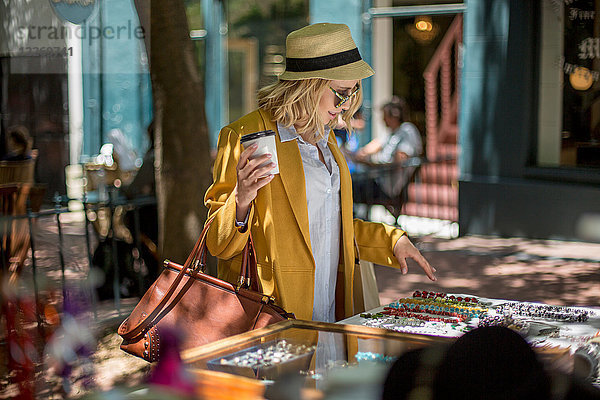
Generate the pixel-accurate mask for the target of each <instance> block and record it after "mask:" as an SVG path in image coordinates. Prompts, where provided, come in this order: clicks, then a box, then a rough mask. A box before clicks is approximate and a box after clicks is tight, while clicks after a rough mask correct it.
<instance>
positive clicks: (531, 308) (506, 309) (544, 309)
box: [496, 303, 589, 322]
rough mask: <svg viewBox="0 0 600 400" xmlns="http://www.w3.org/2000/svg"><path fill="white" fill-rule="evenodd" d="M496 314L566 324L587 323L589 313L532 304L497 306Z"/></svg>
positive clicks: (574, 309) (569, 308)
mask: <svg viewBox="0 0 600 400" xmlns="http://www.w3.org/2000/svg"><path fill="white" fill-rule="evenodd" d="M496 312H498V313H502V314H506V315H511V314H516V315H520V316H522V317H530V318H545V319H553V320H557V321H565V322H585V321H587V320H588V318H589V312H588V311H586V310H580V309H576V308H572V307H564V306H550V305H546V304H531V303H504V304H500V305H498V306H496Z"/></svg>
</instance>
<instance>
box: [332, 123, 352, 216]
mask: <svg viewBox="0 0 600 400" xmlns="http://www.w3.org/2000/svg"><path fill="white" fill-rule="evenodd" d="M327 146H328V147H329V150H331V154H333V158H334V159H335V162H337V165H338V167H339V168H340V203H341V204H340V207H341V209H342V227H344V226H345V225H347V224H348V221H350V223H351V222H352V218H353V217H352V177H351V176H350V171H349V170H348V164H347V163H346V159H345V158H344V155H343V154H342V151H341V150H340V148H339V147H338V146H337V141H336V139H335V134H334V133H333V130H332V131H331V133H330V134H329V138H328V140H327ZM344 222H346V223H344Z"/></svg>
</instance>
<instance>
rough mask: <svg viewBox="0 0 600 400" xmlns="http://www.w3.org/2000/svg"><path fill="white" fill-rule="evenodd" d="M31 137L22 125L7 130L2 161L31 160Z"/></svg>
mask: <svg viewBox="0 0 600 400" xmlns="http://www.w3.org/2000/svg"><path fill="white" fill-rule="evenodd" d="M31 144H32V141H31V137H30V136H29V131H28V130H27V128H25V127H24V126H22V125H17V126H13V127H10V128H8V132H7V150H8V151H7V153H6V154H5V155H4V156H3V157H2V161H24V160H30V159H31Z"/></svg>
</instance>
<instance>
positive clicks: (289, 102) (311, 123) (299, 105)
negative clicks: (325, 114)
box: [258, 78, 362, 144]
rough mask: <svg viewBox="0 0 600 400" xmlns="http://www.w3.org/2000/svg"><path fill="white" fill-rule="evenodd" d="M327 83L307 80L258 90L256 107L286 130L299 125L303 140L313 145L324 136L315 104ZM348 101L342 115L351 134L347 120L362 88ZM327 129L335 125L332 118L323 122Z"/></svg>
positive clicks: (359, 99) (317, 105) (358, 100)
mask: <svg viewBox="0 0 600 400" xmlns="http://www.w3.org/2000/svg"><path fill="white" fill-rule="evenodd" d="M330 82H331V81H330V80H327V79H320V78H311V79H302V80H294V81H288V80H279V81H277V82H275V83H273V84H271V85H269V86H265V87H264V88H262V89H260V90H259V91H258V106H259V107H260V108H262V109H264V110H266V111H269V112H270V113H271V114H273V117H274V118H275V121H277V122H279V123H280V124H282V125H283V126H286V127H289V126H292V125H294V124H297V123H298V122H300V123H301V124H302V126H301V127H298V129H297V132H298V134H299V135H300V136H302V138H303V139H305V140H307V141H308V142H310V143H312V144H315V143H316V142H318V141H319V140H321V139H322V138H324V137H325V121H323V120H322V118H321V116H320V115H319V103H320V102H321V98H322V97H323V94H324V93H325V90H326V88H327V87H328V86H329V84H330ZM358 86H359V90H358V93H356V95H355V96H354V97H353V98H352V99H351V100H349V102H350V108H349V109H348V110H347V111H346V112H344V113H343V114H342V119H343V120H344V122H345V123H346V127H347V129H348V130H349V133H352V125H351V124H350V120H351V119H352V116H353V115H354V113H355V112H356V111H357V110H358V109H359V108H360V104H361V103H362V86H361V84H360V80H359V81H358ZM327 125H329V127H330V128H332V129H333V128H334V127H335V126H336V125H337V120H336V119H334V120H332V121H329V122H328V123H327Z"/></svg>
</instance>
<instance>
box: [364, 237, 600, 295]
mask: <svg viewBox="0 0 600 400" xmlns="http://www.w3.org/2000/svg"><path fill="white" fill-rule="evenodd" d="M416 242H417V246H418V248H420V249H421V251H422V254H423V255H424V256H425V257H426V258H427V259H428V261H429V262H430V263H431V265H433V266H435V268H436V269H437V271H438V272H437V274H436V275H437V278H438V280H437V281H436V282H431V281H429V280H428V279H427V277H426V276H425V275H424V274H423V273H422V270H421V269H420V268H419V267H418V266H416V265H415V264H414V263H412V262H410V261H409V271H410V273H409V275H406V276H403V275H402V274H401V273H400V271H397V270H395V269H393V268H386V267H380V266H378V267H376V270H375V271H376V275H377V284H378V287H379V293H380V300H381V302H382V304H383V303H389V302H391V301H393V300H395V299H398V298H400V297H405V296H410V295H412V292H413V291H414V290H417V289H418V290H435V291H442V292H446V293H464V294H472V295H477V296H482V297H488V298H503V299H509V300H521V301H541V302H545V303H549V304H558V305H589V306H600V244H594V243H577V242H560V241H543V240H528V239H521V238H508V239H502V238H486V237H481V236H467V237H461V238H458V239H454V240H443V239H435V238H427V239H423V240H416Z"/></svg>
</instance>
